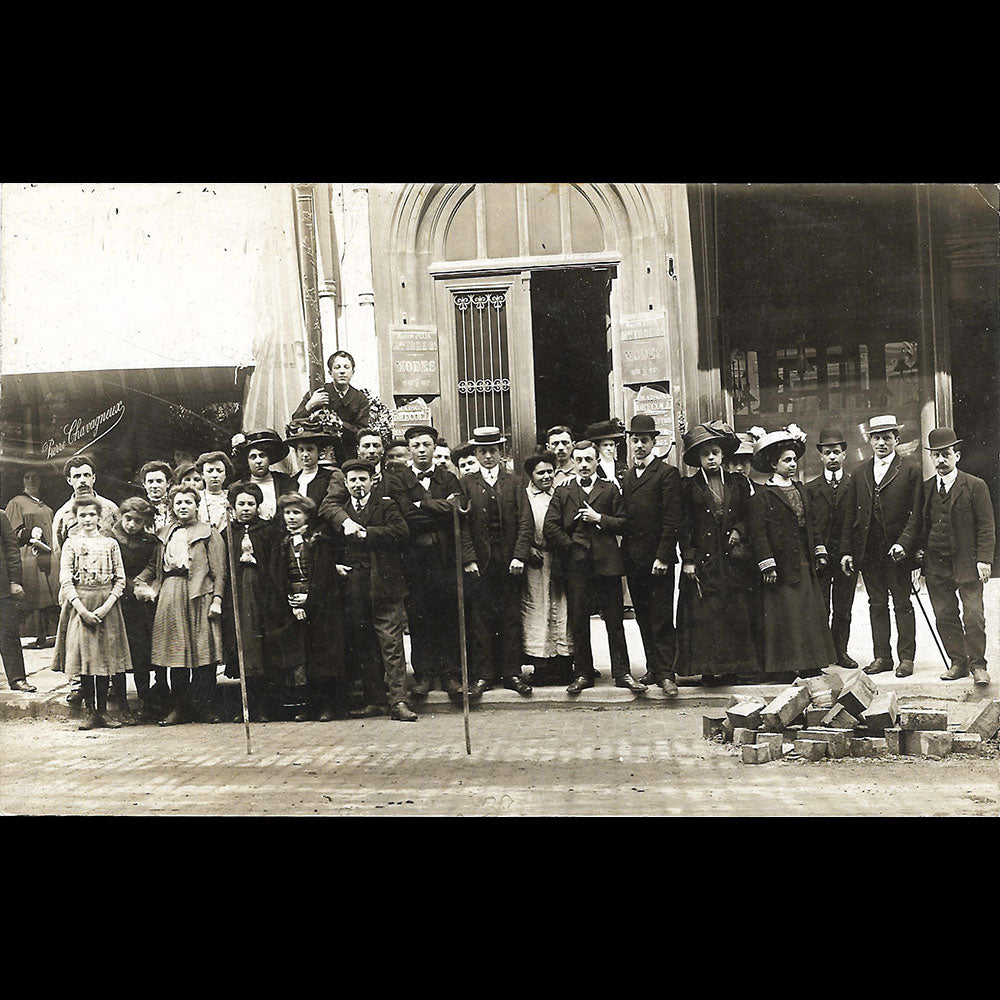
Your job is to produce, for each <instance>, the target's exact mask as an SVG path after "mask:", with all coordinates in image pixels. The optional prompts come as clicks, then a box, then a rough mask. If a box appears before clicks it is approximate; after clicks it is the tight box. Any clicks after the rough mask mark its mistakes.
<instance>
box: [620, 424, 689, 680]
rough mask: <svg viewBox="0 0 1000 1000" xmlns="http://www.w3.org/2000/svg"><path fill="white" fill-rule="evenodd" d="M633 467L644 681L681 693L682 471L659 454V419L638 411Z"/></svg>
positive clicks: (629, 504) (626, 480) (634, 582)
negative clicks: (677, 575)
mask: <svg viewBox="0 0 1000 1000" xmlns="http://www.w3.org/2000/svg"><path fill="white" fill-rule="evenodd" d="M628 439H629V444H630V445H631V446H632V459H633V465H632V468H631V469H629V471H628V472H627V473H625V474H624V476H623V483H622V485H623V492H622V498H623V499H624V501H625V515H626V517H628V531H627V532H626V533H625V538H624V540H623V541H622V557H623V558H624V560H625V576H626V578H627V579H628V589H629V593H630V594H631V595H632V605H633V607H634V608H635V618H636V622H637V623H638V625H639V634H640V635H641V636H642V645H643V648H644V649H645V651H646V676H645V677H643V678H642V680H641V681H640V683H642V684H659V685H660V687H661V688H662V689H663V693H664V694H666V695H670V696H672V695H675V694H677V684H676V683H675V680H676V679H675V677H674V653H675V652H676V645H677V643H676V633H675V631H674V566H675V565H676V564H677V529H678V527H679V526H680V520H681V475H680V473H679V472H678V471H677V469H675V468H674V466H672V465H670V464H668V463H667V462H663V461H661V460H660V458H659V457H658V456H657V455H656V454H654V452H653V448H654V447H655V445H656V422H655V421H654V420H653V418H652V417H651V416H649V414H646V413H637V414H635V416H634V417H632V421H631V423H630V424H629V435H628Z"/></svg>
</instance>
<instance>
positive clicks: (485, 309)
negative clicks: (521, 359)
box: [455, 289, 512, 441]
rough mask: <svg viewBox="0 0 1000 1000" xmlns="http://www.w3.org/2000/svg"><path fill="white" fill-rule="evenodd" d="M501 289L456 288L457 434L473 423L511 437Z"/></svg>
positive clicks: (465, 432)
mask: <svg viewBox="0 0 1000 1000" xmlns="http://www.w3.org/2000/svg"><path fill="white" fill-rule="evenodd" d="M506 305H507V293H506V290H504V289H496V290H486V291H478V292H460V293H456V294H455V329H456V331H457V337H456V340H457V345H456V346H457V351H456V354H457V359H458V414H459V426H460V429H461V433H462V439H463V440H464V441H468V440H469V438H470V437H472V431H473V429H474V428H476V427H483V426H492V427H499V428H500V432H501V434H503V435H504V436H505V437H507V438H510V436H511V434H510V432H511V429H512V428H511V398H510V357H509V353H508V349H507V310H506Z"/></svg>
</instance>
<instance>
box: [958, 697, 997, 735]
mask: <svg viewBox="0 0 1000 1000" xmlns="http://www.w3.org/2000/svg"><path fill="white" fill-rule="evenodd" d="M998 729H1000V701H997V700H993V701H981V702H979V707H978V708H977V709H976V710H975V711H974V712H973V713H972V718H971V719H970V720H969V721H968V722H967V723H966V724H965V726H964V727H963V731H964V732H966V733H977V734H978V735H979V736H980V737H981V738H982V739H983V740H984V741H985V740H989V739H992V738H993V737H994V736H995V735H996V733H997V730H998Z"/></svg>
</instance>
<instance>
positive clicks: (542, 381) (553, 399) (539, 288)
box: [531, 268, 612, 442]
mask: <svg viewBox="0 0 1000 1000" xmlns="http://www.w3.org/2000/svg"><path fill="white" fill-rule="evenodd" d="M611 273H612V272H611V271H609V270H606V269H590V268H554V269H552V270H549V269H545V270H538V271H532V272H531V335H532V350H533V357H534V388H535V424H536V431H537V438H536V440H538V441H539V442H544V440H545V432H546V430H548V428H549V427H552V426H554V425H555V424H565V425H567V426H568V427H570V428H571V429H572V431H573V436H574V437H577V438H578V437H580V436H581V435H582V434H583V431H584V428H585V427H586V426H587V425H588V424H592V423H596V422H597V421H600V420H607V419H608V418H609V416H610V413H611V410H610V402H609V395H608V392H609V391H608V373H609V371H610V370H611V353H610V350H609V343H608V330H609V327H610V324H611V319H610V315H611V306H610V301H609V296H610V292H611Z"/></svg>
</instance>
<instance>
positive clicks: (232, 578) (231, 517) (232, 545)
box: [226, 510, 253, 754]
mask: <svg viewBox="0 0 1000 1000" xmlns="http://www.w3.org/2000/svg"><path fill="white" fill-rule="evenodd" d="M226 523H227V525H228V527H229V539H228V541H229V544H228V545H227V546H226V549H227V550H228V552H229V590H230V593H231V594H232V598H233V622H234V623H235V625H236V665H237V667H238V668H239V672H240V696H241V697H242V700H243V725H244V727H245V729H246V736H247V753H248V754H249V753H253V751H252V750H251V749H250V712H249V710H248V708H247V681H246V678H245V677H244V676H243V626H242V625H241V624H240V603H239V594H238V593H237V591H238V590H239V587H238V586H237V581H236V537H235V532H234V531H233V525H234V524H236V515H235V514H234V513H233V512H232V510H227V511H226Z"/></svg>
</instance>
